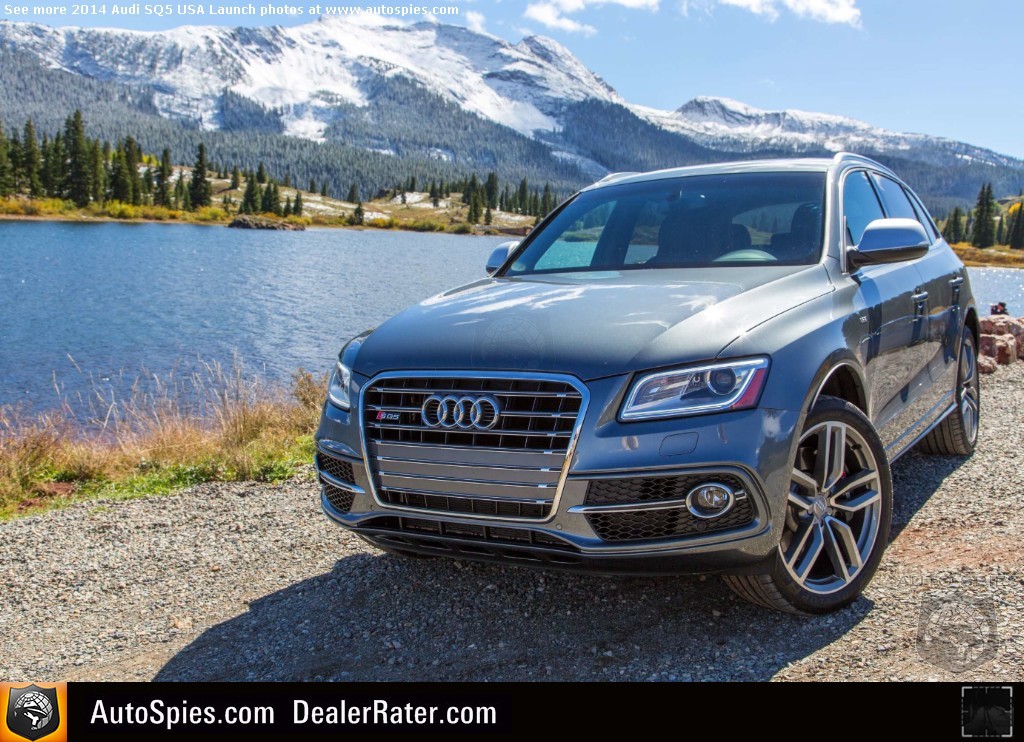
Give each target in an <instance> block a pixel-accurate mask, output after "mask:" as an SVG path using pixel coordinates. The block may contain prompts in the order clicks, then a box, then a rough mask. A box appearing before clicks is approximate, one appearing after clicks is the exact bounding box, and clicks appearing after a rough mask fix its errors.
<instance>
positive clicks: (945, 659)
mask: <svg viewBox="0 0 1024 742" xmlns="http://www.w3.org/2000/svg"><path fill="white" fill-rule="evenodd" d="M998 647H999V640H998V636H997V634H996V614H995V608H994V606H993V605H992V602H991V601H990V600H986V599H984V598H980V597H978V598H975V597H972V596H970V595H968V594H966V592H956V593H954V594H953V595H948V594H940V595H930V596H925V598H924V600H922V602H921V616H920V620H919V623H918V625H917V651H918V654H920V655H921V659H923V660H925V661H926V662H930V663H931V664H933V665H936V666H937V667H942V668H945V669H947V670H949V671H951V672H963V671H965V670H970V669H972V668H975V667H979V666H981V665H984V664H985V663H986V662H988V661H989V660H991V659H993V658H994V657H995V656H996V654H997V651H998Z"/></svg>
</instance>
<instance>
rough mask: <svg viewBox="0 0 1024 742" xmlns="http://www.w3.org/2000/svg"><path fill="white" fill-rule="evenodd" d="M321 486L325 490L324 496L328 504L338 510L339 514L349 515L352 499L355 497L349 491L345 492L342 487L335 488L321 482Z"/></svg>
mask: <svg viewBox="0 0 1024 742" xmlns="http://www.w3.org/2000/svg"><path fill="white" fill-rule="evenodd" d="M320 484H321V485H323V488H324V496H325V497H326V498H327V502H329V503H331V507H332V508H334V509H335V510H337V511H338V512H339V513H347V512H348V511H349V510H351V509H352V498H353V497H354V495H353V494H352V493H351V492H349V491H348V490H343V489H342V488H341V487H335V486H334V485H333V484H328V483H327V482H325V481H323V480H321V481H320Z"/></svg>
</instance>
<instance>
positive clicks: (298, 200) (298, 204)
mask: <svg viewBox="0 0 1024 742" xmlns="http://www.w3.org/2000/svg"><path fill="white" fill-rule="evenodd" d="M302 209H303V206H302V191H295V202H294V203H293V204H292V213H293V214H295V216H302Z"/></svg>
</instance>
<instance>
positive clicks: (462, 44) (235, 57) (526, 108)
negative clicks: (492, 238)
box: [0, 14, 620, 139]
mask: <svg viewBox="0 0 1024 742" xmlns="http://www.w3.org/2000/svg"><path fill="white" fill-rule="evenodd" d="M0 44H2V45H6V46H8V47H10V48H14V49H17V50H19V51H28V52H31V53H33V54H35V55H36V56H38V57H39V58H40V59H42V60H43V62H44V63H45V64H47V65H48V66H50V67H52V68H55V69H61V70H65V71H67V72H71V73H75V74H81V75H87V76H89V77H93V78H99V79H102V80H108V81H116V82H120V83H128V84H132V85H146V86H150V87H152V88H153V90H154V102H155V103H156V106H157V108H158V109H159V111H160V112H161V113H162V114H163V115H165V116H168V117H171V118H178V119H187V120H195V121H198V122H200V124H201V126H202V127H203V128H206V129H216V128H218V127H219V125H220V121H219V111H218V101H219V99H220V96H221V94H222V93H223V91H224V90H225V89H227V90H230V91H232V92H234V93H237V94H239V95H242V96H244V97H246V98H249V99H251V100H253V101H256V102H258V103H260V104H262V105H264V106H266V107H267V108H270V109H273V110H275V111H279V112H280V115H281V117H282V120H283V123H284V130H285V133H287V134H291V135H293V136H298V137H303V138H307V139H320V138H322V137H323V134H324V130H325V128H326V126H327V124H328V123H329V122H330V121H331V119H332V117H333V109H334V108H336V106H337V105H338V104H339V103H347V104H353V105H356V106H363V105H365V104H366V103H367V101H368V98H369V97H370V96H372V94H373V89H374V83H375V82H377V81H378V80H380V79H381V78H388V77H391V76H394V75H403V76H405V77H407V78H409V79H412V80H414V81H416V82H418V83H419V84H421V85H422V86H424V87H425V88H426V89H427V90H430V91H432V92H435V93H436V94H438V95H440V96H443V97H445V98H447V99H449V100H451V101H453V102H455V103H457V104H458V105H459V106H460V107H462V108H463V109H465V110H467V111H471V112H473V113H476V114H478V115H479V116H482V117H483V118H485V119H490V120H492V121H495V122H498V123H501V124H503V125H505V126H508V127H511V128H512V129H515V130H516V131H519V132H520V133H523V134H527V135H531V134H532V133H533V132H534V131H536V130H550V129H553V128H557V126H558V120H557V112H558V110H559V108H560V107H561V106H563V105H564V104H565V103H566V102H573V101H578V100H584V99H598V100H606V101H614V102H620V99H619V97H618V95H617V94H616V93H615V91H614V90H612V89H611V87H609V86H608V85H607V84H606V83H605V82H604V81H603V80H601V78H599V77H598V76H597V75H595V74H594V73H592V72H591V71H590V70H588V69H587V68H586V67H585V66H584V65H583V64H582V63H581V62H580V61H579V60H578V59H576V58H575V57H574V56H573V55H572V54H571V53H570V52H569V50H567V49H566V48H565V47H563V46H562V45H560V44H559V43H557V42H556V41H553V40H551V39H547V38H543V37H539V36H531V37H528V38H526V39H523V40H522V41H520V42H519V43H518V44H511V43H509V42H507V41H504V40H503V39H499V38H497V37H495V36H490V35H488V34H481V33H474V32H472V31H469V30H467V29H465V28H462V27H460V26H450V25H441V24H434V23H418V24H414V25H413V24H403V23H396V22H393V21H387V20H384V19H382V18H380V17H378V16H374V15H370V14H363V15H359V16H344V17H339V16H332V17H328V16H324V17H322V18H320V19H319V20H317V21H315V22H312V23H308V24H305V25H301V26H295V27H290V28H281V27H265V28H221V27H181V28H176V29H172V30H170V31H159V32H137V31H127V30H107V29H102V30H97V29H81V28H51V27H48V26H42V25H34V24H18V23H9V22H0Z"/></svg>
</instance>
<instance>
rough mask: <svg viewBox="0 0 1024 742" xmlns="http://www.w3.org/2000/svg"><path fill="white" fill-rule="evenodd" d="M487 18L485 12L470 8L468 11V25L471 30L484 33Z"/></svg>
mask: <svg viewBox="0 0 1024 742" xmlns="http://www.w3.org/2000/svg"><path fill="white" fill-rule="evenodd" d="M485 20H487V19H486V18H484V14H483V13H479V12H477V11H475V10H470V11H469V12H467V13H466V27H467V28H468V29H469V30H470V31H475V32H476V33H484V31H485V29H484V21H485Z"/></svg>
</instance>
